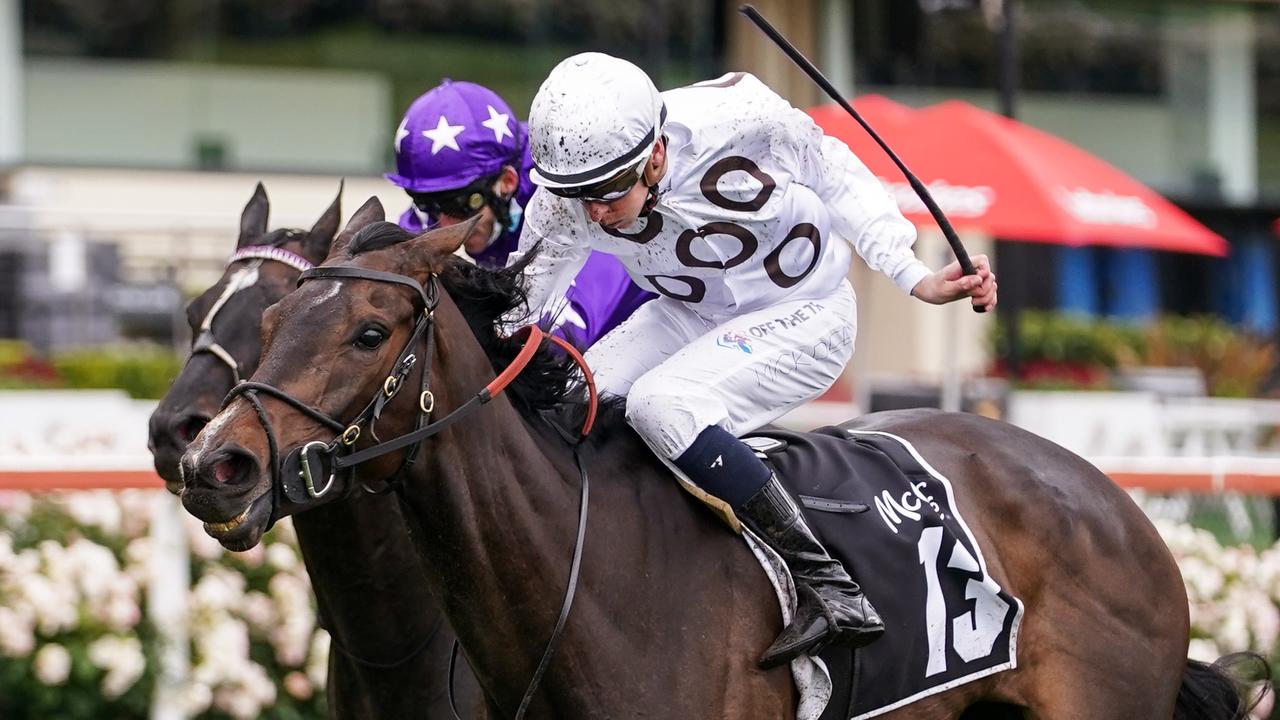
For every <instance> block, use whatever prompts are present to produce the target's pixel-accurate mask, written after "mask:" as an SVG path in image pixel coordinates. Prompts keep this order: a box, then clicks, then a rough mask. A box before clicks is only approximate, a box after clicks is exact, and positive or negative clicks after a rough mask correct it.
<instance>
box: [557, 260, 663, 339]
mask: <svg viewBox="0 0 1280 720" xmlns="http://www.w3.org/2000/svg"><path fill="white" fill-rule="evenodd" d="M655 297H657V296H656V295H654V294H653V293H651V292H648V291H645V290H641V289H640V288H639V287H638V286H637V285H636V284H635V283H633V282H631V277H630V276H628V275H627V271H626V270H625V269H624V268H623V267H622V263H621V262H619V261H618V259H617V258H615V257H613V256H612V255H607V254H605V253H601V252H593V253H591V257H589V258H587V264H586V265H584V266H583V268H582V270H581V271H579V272H578V275H577V277H575V278H574V279H573V285H572V286H571V287H570V288H569V290H568V292H566V293H565V299H566V300H568V301H569V307H570V308H571V309H572V310H573V313H571V314H570V315H569V317H568V318H566V319H565V322H564V323H563V324H562V325H560V327H558V328H556V330H555V333H554V334H556V335H558V336H560V337H562V338H564V339H566V340H569V341H570V342H573V343H575V344H576V345H578V346H579V347H583V348H588V347H591V346H592V345H593V344H595V342H596V341H597V340H599V339H600V338H602V337H604V335H605V333H607V332H609V331H610V330H612V329H614V328H615V327H617V326H618V325H619V324H621V323H622V321H623V320H626V319H627V318H628V317H631V313H633V312H635V311H636V308H638V307H640V306H641V305H643V304H645V303H646V302H648V301H650V300H652V299H653V298H655Z"/></svg>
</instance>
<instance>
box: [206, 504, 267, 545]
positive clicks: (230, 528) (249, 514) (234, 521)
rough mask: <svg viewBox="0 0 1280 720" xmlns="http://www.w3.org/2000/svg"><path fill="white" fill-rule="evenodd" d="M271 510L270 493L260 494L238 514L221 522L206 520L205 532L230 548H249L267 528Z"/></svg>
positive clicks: (256, 542)
mask: <svg viewBox="0 0 1280 720" xmlns="http://www.w3.org/2000/svg"><path fill="white" fill-rule="evenodd" d="M270 510H271V497H270V493H266V494H263V495H260V496H258V497H257V498H256V499H254V500H253V501H252V502H250V503H249V504H248V505H246V506H245V508H244V510H241V511H240V513H239V514H238V515H236V516H235V517H233V518H231V519H229V520H223V521H220V522H205V524H204V531H205V533H206V534H207V535H208V536H209V537H211V538H213V539H214V540H217V541H218V542H219V543H221V544H222V546H223V547H225V548H227V549H228V550H234V551H237V552H238V551H242V550H248V549H249V548H251V547H253V546H254V545H257V544H258V540H259V539H260V538H261V537H262V533H263V532H264V531H265V530H266V525H267V516H268V514H269V513H270Z"/></svg>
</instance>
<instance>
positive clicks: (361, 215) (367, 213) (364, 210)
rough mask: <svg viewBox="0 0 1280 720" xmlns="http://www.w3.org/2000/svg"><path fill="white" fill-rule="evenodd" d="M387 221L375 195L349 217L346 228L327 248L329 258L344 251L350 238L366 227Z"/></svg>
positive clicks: (349, 242) (384, 211)
mask: <svg viewBox="0 0 1280 720" xmlns="http://www.w3.org/2000/svg"><path fill="white" fill-rule="evenodd" d="M386 219H387V211H386V210H384V209H383V208H382V201H381V200H379V199H378V197H377V196H376V195H375V196H373V197H371V198H369V199H368V200H365V201H364V204H363V205H361V206H360V209H359V210H356V211H355V214H353V215H352V216H351V219H350V220H348V221H347V226H346V227H344V228H342V232H340V233H338V237H337V238H336V239H335V240H334V241H333V246H332V247H331V248H329V256H330V257H333V256H335V255H338V254H339V253H341V252H344V251H346V249H347V246H348V245H350V244H351V238H354V237H355V236H356V233H358V232H360V231H361V230H363V229H364V228H365V226H367V225H371V224H373V223H376V222H381V221H383V220H386Z"/></svg>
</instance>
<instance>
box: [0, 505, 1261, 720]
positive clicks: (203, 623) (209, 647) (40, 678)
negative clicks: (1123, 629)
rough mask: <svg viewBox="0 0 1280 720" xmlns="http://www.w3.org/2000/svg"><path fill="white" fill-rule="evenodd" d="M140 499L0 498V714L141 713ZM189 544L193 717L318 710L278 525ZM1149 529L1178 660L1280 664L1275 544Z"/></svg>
mask: <svg viewBox="0 0 1280 720" xmlns="http://www.w3.org/2000/svg"><path fill="white" fill-rule="evenodd" d="M152 500H153V498H152V496H151V493H149V492H143V491H127V492H118V493H112V492H106V491H101V492H77V493H65V494H51V495H35V496H33V495H28V494H24V493H4V492H0V718H4V719H5V720H22V719H24V718H54V717H56V718H59V719H60V720H81V719H83V720H99V719H101V718H112V719H113V720H131V719H133V718H138V719H142V718H146V717H147V710H148V706H149V704H150V701H151V696H152V691H153V689H154V685H155V677H156V674H157V672H158V669H159V663H158V661H157V658H156V655H157V652H158V647H159V635H158V629H157V628H155V627H153V626H151V625H150V624H149V623H148V620H147V612H146V611H147V608H146V602H145V599H146V592H145V589H146V583H147V582H148V579H149V578H148V574H147V573H148V567H147V564H148V560H149V558H150V554H151V540H150V538H149V537H148V531H149V523H150V513H151V510H152V507H153V503H152ZM183 517H184V526H185V527H186V529H187V535H188V539H189V542H190V546H191V549H192V558H191V584H192V587H191V590H190V596H189V602H188V605H189V609H190V613H189V615H190V616H189V619H188V622H187V625H186V627H187V630H188V632H189V633H190V636H191V661H192V668H191V677H190V680H191V681H190V683H188V685H187V686H186V688H185V689H184V692H183V693H182V696H183V703H184V704H185V705H186V710H187V711H188V713H189V714H190V715H191V716H192V717H197V718H237V719H246V720H247V719H249V718H260V717H261V718H278V719H280V720H294V719H300V718H314V717H323V716H324V698H323V695H324V693H323V687H324V680H325V677H324V676H325V669H326V665H327V658H328V650H329V636H328V635H327V634H326V633H325V632H324V631H323V630H320V629H318V628H317V627H316V617H315V604H314V598H313V596H312V594H311V588H310V584H309V582H308V580H307V576H306V572H305V570H304V569H303V567H302V562H301V560H300V559H299V556H298V552H297V545H296V543H297V541H296V538H295V536H294V534H293V532H292V526H291V525H290V524H289V522H288V521H285V522H282V523H280V524H279V525H277V527H276V528H275V529H274V530H272V531H271V532H270V533H268V534H267V536H266V539H265V541H264V543H262V544H260V545H259V546H258V547H257V548H255V549H254V550H251V551H249V552H246V553H228V552H226V551H224V550H223V549H222V547H221V546H220V545H218V544H217V543H216V542H214V541H213V540H211V539H210V538H209V537H208V536H207V535H205V534H204V531H203V530H202V529H201V528H200V524H199V523H198V522H196V521H194V520H192V519H191V518H189V517H188V516H186V515H185V514H184V515H183ZM1157 527H1158V528H1159V530H1160V533H1161V535H1162V536H1163V537H1164V539H1165V542H1167V543H1168V544H1169V548H1170V549H1171V550H1172V551H1173V554H1174V557H1175V558H1176V559H1177V561H1178V564H1179V566H1180V567H1181V568H1182V575H1183V580H1184V582H1185V583H1186V586H1187V592H1188V595H1189V597H1190V601H1191V624H1192V638H1193V639H1192V641H1191V649H1190V654H1191V656H1192V657H1194V658H1197V659H1202V660H1213V659H1216V658H1217V657H1219V656H1220V655H1223V654H1225V653H1228V652H1234V651H1239V650H1253V651H1256V652H1260V653H1262V654H1263V655H1266V656H1267V657H1269V658H1276V657H1277V656H1280V652H1278V651H1280V648H1278V647H1277V646H1278V645H1280V544H1277V545H1275V546H1272V547H1270V548H1267V549H1265V550H1262V551H1257V550H1255V549H1253V548H1251V547H1249V546H1240V547H1223V546H1222V545H1220V544H1219V543H1218V542H1217V541H1216V540H1215V539H1214V536H1213V535H1212V534H1211V533H1209V532H1207V531H1205V530H1199V529H1195V528H1192V527H1190V526H1187V525H1180V524H1174V523H1169V522H1164V521H1158V522H1157Z"/></svg>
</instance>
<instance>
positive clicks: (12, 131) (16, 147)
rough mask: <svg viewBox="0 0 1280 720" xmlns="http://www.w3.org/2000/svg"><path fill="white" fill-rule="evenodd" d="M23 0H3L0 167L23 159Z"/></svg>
mask: <svg viewBox="0 0 1280 720" xmlns="http://www.w3.org/2000/svg"><path fill="white" fill-rule="evenodd" d="M21 4H22V3H21V0H0V171H2V170H3V169H4V168H5V167H7V166H11V165H16V164H17V163H19V162H21V160H22V154H23V153H22V122H23V117H22V113H23V108H25V107H26V103H24V102H23V100H22V97H23V91H22V9H21Z"/></svg>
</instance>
